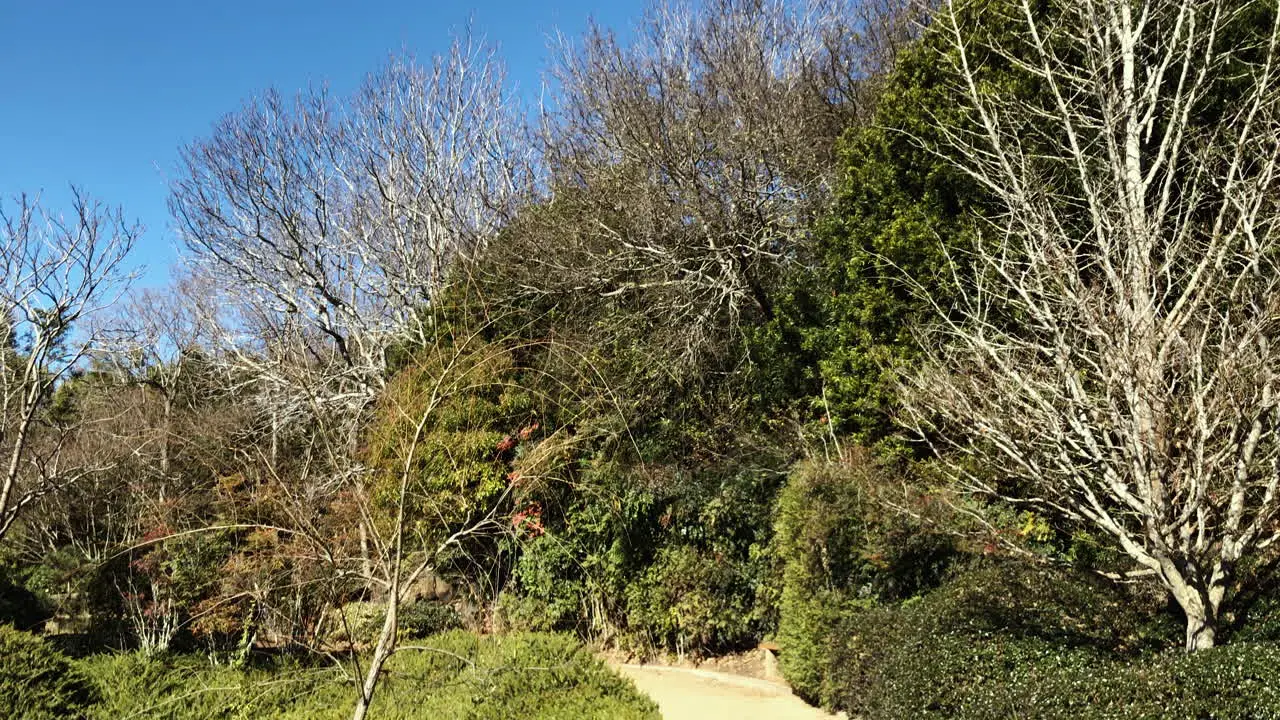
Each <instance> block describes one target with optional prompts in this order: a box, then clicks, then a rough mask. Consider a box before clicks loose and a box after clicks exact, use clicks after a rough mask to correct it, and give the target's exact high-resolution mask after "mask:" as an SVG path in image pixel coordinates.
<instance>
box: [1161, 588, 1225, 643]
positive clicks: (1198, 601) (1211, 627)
mask: <svg viewBox="0 0 1280 720" xmlns="http://www.w3.org/2000/svg"><path fill="white" fill-rule="evenodd" d="M1170 590H1171V593H1172V595H1173V599H1174V600H1176V601H1177V602H1178V605H1179V606H1181V607H1182V612H1183V613H1184V614H1186V618H1187V640H1186V651H1187V652H1196V651H1197V650H1206V649H1208V648H1211V647H1213V645H1214V642H1215V641H1216V638H1217V631H1218V609H1219V607H1218V605H1219V604H1218V603H1217V602H1214V599H1215V598H1216V597H1217V594H1216V593H1214V592H1212V590H1210V591H1209V592H1201V591H1200V590H1199V589H1197V588H1194V587H1191V586H1190V585H1186V584H1184V585H1182V586H1181V587H1173V588H1170Z"/></svg>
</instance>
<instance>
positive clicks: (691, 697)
mask: <svg viewBox="0 0 1280 720" xmlns="http://www.w3.org/2000/svg"><path fill="white" fill-rule="evenodd" d="M616 667H617V669H618V672H620V673H622V674H623V675H624V676H626V677H629V678H631V680H632V681H634V682H635V684H636V687H638V688H640V692H643V693H645V694H646V695H648V696H649V697H651V698H653V699H654V701H656V702H657V703H658V707H659V708H660V709H661V710H662V717H663V720H755V719H756V718H759V719H760V720H831V718H835V717H836V716H835V715H829V714H827V713H825V712H823V711H822V710H819V709H817V708H814V707H811V706H809V705H806V704H805V703H804V702H803V701H802V700H800V699H799V698H797V697H796V696H795V695H792V694H791V690H790V689H789V688H787V687H786V686H785V685H779V684H777V683H772V682H769V681H767V680H756V679H754V678H746V677H739V676H737V675H727V674H725V673H717V672H710V671H707V670H690V669H686V668H672V667H662V666H658V665H618V666H616Z"/></svg>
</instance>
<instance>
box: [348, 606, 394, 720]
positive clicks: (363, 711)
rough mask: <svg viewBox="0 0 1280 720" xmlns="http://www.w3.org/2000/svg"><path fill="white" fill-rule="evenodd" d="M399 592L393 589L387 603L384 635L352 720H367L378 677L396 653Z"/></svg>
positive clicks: (374, 656)
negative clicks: (388, 659)
mask: <svg viewBox="0 0 1280 720" xmlns="http://www.w3.org/2000/svg"><path fill="white" fill-rule="evenodd" d="M398 590H399V588H393V589H392V591H391V598H390V600H389V601H388V602H387V615H386V619H385V620H384V621H383V623H382V634H381V635H379V636H378V646H377V647H376V648H375V649H374V651H373V657H372V658H370V659H369V670H368V672H366V673H365V678H364V684H363V685H361V687H360V698H359V700H358V701H357V702H356V709H355V712H353V713H352V714H351V720H365V716H366V715H368V713H369V706H370V705H372V704H373V693H374V691H375V690H377V689H378V676H379V675H381V674H382V666H383V665H385V664H386V662H387V658H389V657H391V653H393V652H395V645H396V630H397V627H398V625H399V610H400V603H399V602H398V599H397V596H396V594H397V592H398Z"/></svg>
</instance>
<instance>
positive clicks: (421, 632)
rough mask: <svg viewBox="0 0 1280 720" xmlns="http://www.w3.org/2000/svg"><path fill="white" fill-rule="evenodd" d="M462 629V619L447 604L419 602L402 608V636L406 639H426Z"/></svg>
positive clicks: (430, 601) (432, 601)
mask: <svg viewBox="0 0 1280 720" xmlns="http://www.w3.org/2000/svg"><path fill="white" fill-rule="evenodd" d="M461 627H462V617H461V616H460V615H458V611H457V610H456V609H455V608H454V607H453V606H452V605H448V604H446V603H442V602H437V601H435V600H418V601H417V602H412V603H409V604H408V605H405V606H404V607H402V608H400V635H401V637H404V638H410V639H416V638H424V637H427V636H428V635H435V634H436V633H442V632H445V631H446V630H457V629H459V628H461Z"/></svg>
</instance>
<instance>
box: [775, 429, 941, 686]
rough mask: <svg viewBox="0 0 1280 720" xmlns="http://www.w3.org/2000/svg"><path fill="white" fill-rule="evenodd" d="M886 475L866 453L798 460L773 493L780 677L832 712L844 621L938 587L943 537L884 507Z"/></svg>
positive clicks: (837, 679) (838, 671)
mask: <svg viewBox="0 0 1280 720" xmlns="http://www.w3.org/2000/svg"><path fill="white" fill-rule="evenodd" d="M885 484H886V479H885V469H884V468H883V467H882V466H881V464H880V463H879V462H878V461H876V460H874V459H873V458H871V456H870V454H869V453H867V452H865V451H855V452H853V453H851V454H850V457H849V458H848V459H847V460H846V462H844V463H840V464H835V463H825V464H820V463H801V464H799V465H797V466H796V467H795V468H793V469H792V472H791V474H790V476H789V477H788V481H787V485H786V487H785V488H784V489H783V490H782V492H781V493H780V495H779V497H778V504H777V510H776V513H775V519H774V528H775V536H774V548H775V554H776V556H777V559H778V562H779V564H780V565H781V575H782V591H781V601H780V613H779V622H778V636H777V638H778V642H779V644H780V645H781V646H782V648H783V652H782V657H781V661H782V671H783V674H784V675H785V677H786V678H787V680H788V681H789V682H790V683H791V685H792V687H793V688H795V690H796V692H797V693H799V694H800V695H801V696H802V697H805V698H806V699H808V700H810V701H812V702H816V703H818V704H821V705H824V706H827V707H833V706H835V705H837V704H838V703H837V698H838V696H839V695H840V694H841V692H840V689H839V679H840V675H841V670H840V668H839V667H838V664H839V663H840V662H841V657H842V653H841V648H842V646H843V644H844V643H845V642H846V637H847V635H848V634H849V630H848V628H846V627H845V626H846V625H847V621H848V619H849V618H851V617H853V616H855V615H858V614H860V613H862V612H865V611H866V610H868V609H869V608H871V607H872V606H873V605H874V604H875V603H877V602H882V601H891V600H896V599H900V598H903V597H909V596H911V595H914V594H916V593H918V592H921V591H922V590H926V589H928V588H930V587H932V586H934V585H935V584H937V582H939V580H940V578H941V576H942V574H943V573H944V572H945V570H946V568H947V566H948V564H949V563H950V562H951V560H952V558H953V557H954V555H955V551H954V548H953V547H952V544H951V542H950V540H948V539H947V538H945V537H942V536H941V535H939V534H937V533H934V532H931V531H929V530H928V529H926V528H923V527H921V526H919V525H918V524H915V523H913V522H908V521H906V520H904V519H903V518H902V517H901V516H898V515H895V514H894V513H892V512H891V511H887V510H885V509H884V508H883V506H882V505H881V504H880V503H879V502H878V500H877V497H876V493H877V491H878V490H879V488H880V487H882V486H884V485H885Z"/></svg>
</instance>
